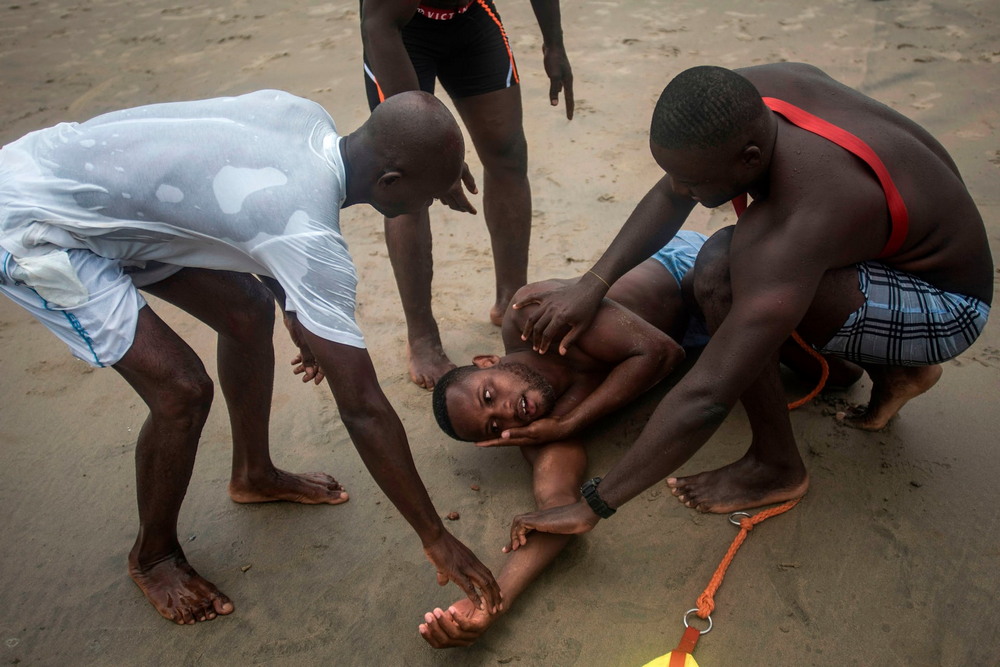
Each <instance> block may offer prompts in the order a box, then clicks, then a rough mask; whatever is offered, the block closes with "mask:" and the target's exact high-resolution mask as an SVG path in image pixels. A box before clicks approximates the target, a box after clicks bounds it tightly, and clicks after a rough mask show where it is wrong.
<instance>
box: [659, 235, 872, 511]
mask: <svg viewBox="0 0 1000 667" xmlns="http://www.w3.org/2000/svg"><path fill="white" fill-rule="evenodd" d="M731 235H732V228H729V229H726V230H722V231H721V232H719V233H717V234H716V235H714V236H713V237H712V238H711V239H709V241H708V242H706V244H705V246H704V247H703V248H702V250H701V252H700V253H699V255H698V261H697V263H696V264H695V268H694V270H693V271H694V276H693V280H694V297H695V299H696V300H697V304H698V308H699V310H700V311H701V312H702V313H703V314H704V316H705V321H706V323H707V324H708V327H709V331H715V330H716V329H717V328H718V327H719V325H720V324H721V323H722V321H723V320H724V319H725V317H726V315H727V314H728V312H729V308H730V306H731V304H732V289H731V284H730V279H729V241H730V239H731ZM862 298H863V297H862V295H861V293H860V292H859V291H858V288H857V277H856V271H855V270H854V269H853V267H852V268H848V269H841V270H836V271H830V272H828V273H827V274H826V275H825V276H824V278H823V280H822V281H821V284H820V287H819V288H818V290H817V293H816V297H815V300H814V303H813V306H812V307H811V308H810V309H809V311H807V313H806V316H805V317H804V318H803V320H802V322H801V323H800V325H799V327H798V331H799V332H800V334H801V335H802V337H803V338H804V339H805V340H807V341H810V342H817V341H819V342H826V341H827V340H829V339H830V337H831V336H832V335H833V333H834V332H835V331H836V330H837V328H839V327H840V325H841V323H843V321H844V320H845V319H846V318H847V316H848V315H849V314H850V313H851V312H853V311H854V310H856V309H857V308H858V307H859V306H860V305H861V299H862ZM778 353H779V352H778V350H776V351H775V353H774V355H773V359H771V360H770V362H769V363H768V364H766V365H765V366H764V370H763V371H762V372H761V374H760V375H759V376H758V377H757V378H756V379H755V380H754V382H753V383H752V384H751V385H750V386H749V387H748V388H747V390H746V391H745V392H744V393H743V395H742V396H741V398H740V401H741V402H742V403H743V406H744V408H745V409H746V412H747V417H748V419H749V421H750V427H751V430H752V434H753V435H752V440H751V444H750V447H749V448H748V450H747V452H746V454H744V455H743V457H742V458H741V459H739V460H738V461H735V462H734V463H731V464H729V465H727V466H723V467H722V468H719V469H717V470H711V471H708V472H704V473H700V474H697V475H690V476H686V477H670V478H668V479H667V485H668V486H669V487H670V489H671V492H672V493H673V494H674V495H675V496H677V498H678V499H679V500H680V501H681V502H683V503H684V504H685V505H687V506H688V507H692V508H695V509H698V510H701V511H704V512H721V513H724V512H732V511H736V510H740V509H747V508H750V507H759V506H761V505H767V504H771V503H776V502H783V501H785V500H790V499H792V498H797V497H800V496H801V495H802V494H804V493H805V492H806V489H807V488H808V485H809V477H808V474H807V472H806V469H805V466H804V464H803V462H802V458H801V456H800V455H799V452H798V448H797V445H796V443H795V438H794V435H793V433H792V429H791V422H790V421H789V416H788V407H787V398H786V397H785V394H784V390H783V387H782V385H781V376H780V373H779V369H778Z"/></svg>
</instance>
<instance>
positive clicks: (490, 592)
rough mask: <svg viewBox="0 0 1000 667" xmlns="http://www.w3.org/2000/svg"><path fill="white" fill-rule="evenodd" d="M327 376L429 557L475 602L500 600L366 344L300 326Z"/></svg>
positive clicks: (354, 433)
mask: <svg viewBox="0 0 1000 667" xmlns="http://www.w3.org/2000/svg"><path fill="white" fill-rule="evenodd" d="M299 329H300V330H301V334H302V336H303V337H304V338H305V340H306V342H307V343H308V344H309V347H310V348H311V349H312V350H313V352H314V353H315V355H316V358H317V359H318V360H319V363H320V365H321V366H322V367H323V368H327V369H330V370H331V373H330V374H329V375H328V376H327V381H328V382H329V384H330V389H331V390H332V391H333V396H334V398H335V399H336V401H337V407H338V408H339V409H340V415H341V419H342V420H343V422H344V425H345V426H346V427H347V430H348V432H349V433H350V435H351V440H352V441H353V442H354V446H355V448H356V449H357V450H358V454H360V455H361V460H362V461H363V462H364V464H365V467H366V468H368V471H369V472H370V473H371V475H372V477H373V478H374V479H375V482H376V483H377V484H378V485H379V488H381V489H382V491H383V492H384V493H385V495H386V496H388V498H389V500H391V501H392V504H393V505H395V506H396V509H397V510H399V513H400V514H402V515H403V518H405V519H406V521H407V522H408V523H409V524H410V525H411V526H412V527H413V529H414V530H415V531H416V533H417V535H419V536H420V541H421V543H422V544H423V547H424V551H425V553H426V554H427V556H428V558H429V559H430V560H431V562H432V563H433V564H434V565H435V567H436V568H437V570H438V580H439V582H440V583H444V582H443V581H442V577H447V579H450V580H451V581H453V582H455V583H456V584H458V586H459V587H461V588H462V589H463V590H464V591H465V592H466V594H467V595H468V596H469V599H470V600H472V601H473V602H474V603H476V604H477V605H478V604H479V603H480V598H479V595H480V594H481V595H482V597H483V598H484V599H485V603H486V605H487V609H493V608H495V607H496V606H497V605H498V604H499V603H500V594H499V588H498V587H497V584H496V581H494V579H493V576H492V574H490V571H489V570H488V569H487V568H486V566H484V565H483V564H482V563H480V562H479V560H478V559H476V557H475V555H473V553H472V552H471V551H469V550H468V549H467V548H466V547H465V546H464V545H462V544H461V542H458V541H457V540H455V538H454V537H452V536H451V534H450V533H448V531H447V530H445V528H444V525H443V523H442V522H441V518H440V517H439V516H438V514H437V511H436V510H435V509H434V505H433V504H432V503H431V499H430V496H429V495H428V494H427V489H426V488H425V487H424V484H423V481H422V480H421V479H420V475H419V473H418V472H417V469H416V466H415V465H414V463H413V457H412V455H411V453H410V446H409V443H408V442H407V439H406V433H405V431H404V430H403V425H402V423H401V422H400V421H399V417H398V416H397V415H396V411H395V410H393V408H392V405H390V404H389V401H388V399H387V398H386V397H385V394H383V393H382V389H381V387H379V384H378V378H377V377H376V375H375V369H374V367H373V366H372V363H371V358H370V357H369V356H368V352H367V350H364V349H361V348H355V347H351V346H348V345H342V344H339V343H333V342H331V341H328V340H325V339H323V338H320V337H319V336H316V335H315V334H313V333H312V332H310V331H308V330H307V329H306V328H305V327H301V326H300V327H299Z"/></svg>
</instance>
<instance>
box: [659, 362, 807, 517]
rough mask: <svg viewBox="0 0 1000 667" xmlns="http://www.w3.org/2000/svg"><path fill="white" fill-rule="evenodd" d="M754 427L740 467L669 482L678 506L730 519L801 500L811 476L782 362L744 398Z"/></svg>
mask: <svg viewBox="0 0 1000 667" xmlns="http://www.w3.org/2000/svg"><path fill="white" fill-rule="evenodd" d="M740 401H741V402H742V403H743V407H744V408H745V409H746V413H747V417H748V419H749V421H750V429H751V432H752V434H753V435H752V440H751V442H750V447H749V449H747V452H746V453H745V454H744V455H743V457H742V458H740V459H739V460H737V461H734V462H733V463H730V464H729V465H726V466H723V467H721V468H718V469H716V470H710V471H707V472H703V473H699V474H697V475H690V476H687V477H670V478H668V479H667V486H668V487H670V490H671V493H673V494H674V495H675V496H676V497H677V499H678V500H680V501H681V502H682V503H684V504H685V505H686V506H688V507H691V508H693V509H697V510H699V511H701V512H717V513H728V512H735V511H738V510H745V509H749V508H751V507H760V506H761V505H770V504H772V503H780V502H785V501H786V500H791V499H793V498H800V497H802V495H804V494H805V492H806V490H807V489H808V488H809V475H808V473H807V472H806V468H805V464H804V463H803V462H802V457H801V456H800V455H799V451H798V447H797V446H796V444H795V437H794V435H793V433H792V427H791V422H790V421H789V417H788V407H787V401H786V398H785V393H784V389H783V388H782V385H781V377H780V374H779V372H778V360H777V357H775V359H774V360H773V363H770V364H768V366H767V367H766V369H765V370H764V371H763V372H762V373H761V375H760V376H759V377H758V378H757V380H756V381H755V382H754V383H753V384H751V385H750V387H749V388H748V389H747V391H746V392H745V393H744V394H743V396H742V397H741V398H740Z"/></svg>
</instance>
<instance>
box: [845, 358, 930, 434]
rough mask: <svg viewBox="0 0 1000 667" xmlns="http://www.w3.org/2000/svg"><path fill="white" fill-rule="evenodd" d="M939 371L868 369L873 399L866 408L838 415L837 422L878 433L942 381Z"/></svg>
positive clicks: (913, 368)
mask: <svg viewBox="0 0 1000 667" xmlns="http://www.w3.org/2000/svg"><path fill="white" fill-rule="evenodd" d="M941 373H942V369H941V366H940V365H935V366H886V367H884V368H881V369H880V370H878V371H876V370H875V369H874V368H869V369H868V374H869V375H870V376H871V378H872V397H871V401H870V402H869V403H868V405H867V406H864V407H859V408H855V409H853V410H850V411H848V412H838V413H837V419H838V420H840V421H841V422H843V423H844V424H847V425H848V426H853V427H854V428H860V429H862V430H865V431H879V430H881V429H883V428H885V427H886V425H888V423H889V420H890V419H892V418H893V417H895V416H896V414H897V413H899V409H900V408H901V407H903V406H904V405H906V403H907V401H909V400H910V399H911V398H914V397H915V396H919V395H920V394H922V393H924V392H925V391H927V390H928V389H930V388H931V387H933V386H934V385H935V384H937V381H938V380H939V379H941Z"/></svg>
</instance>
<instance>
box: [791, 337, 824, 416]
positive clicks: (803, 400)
mask: <svg viewBox="0 0 1000 667" xmlns="http://www.w3.org/2000/svg"><path fill="white" fill-rule="evenodd" d="M792 340H794V341H795V342H796V343H798V344H799V346H801V347H802V349H803V350H805V351H806V352H807V353H809V356H811V357H812V358H813V359H815V360H816V361H818V362H819V367H820V374H819V382H817V383H816V386H815V387H813V390H812V391H810V392H809V393H808V394H806V395H805V396H803V397H802V398H800V399H799V400H797V401H792V402H791V403H789V404H788V409H789V410H794V409H795V408H800V407H802V406H803V405H805V404H806V403H808V402H809V401H811V400H813V399H814V398H816V397H817V396H819V392H821V391H823V387H824V386H825V385H826V380H827V378H829V377H830V364H828V363H826V359H824V358H823V355H822V354H820V353H819V352H817V351H816V350H814V349H813V346H812V345H810V344H809V343H807V342H805V341H804V340H802V336H800V335H799V333H798V332H797V331H793V332H792Z"/></svg>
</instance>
